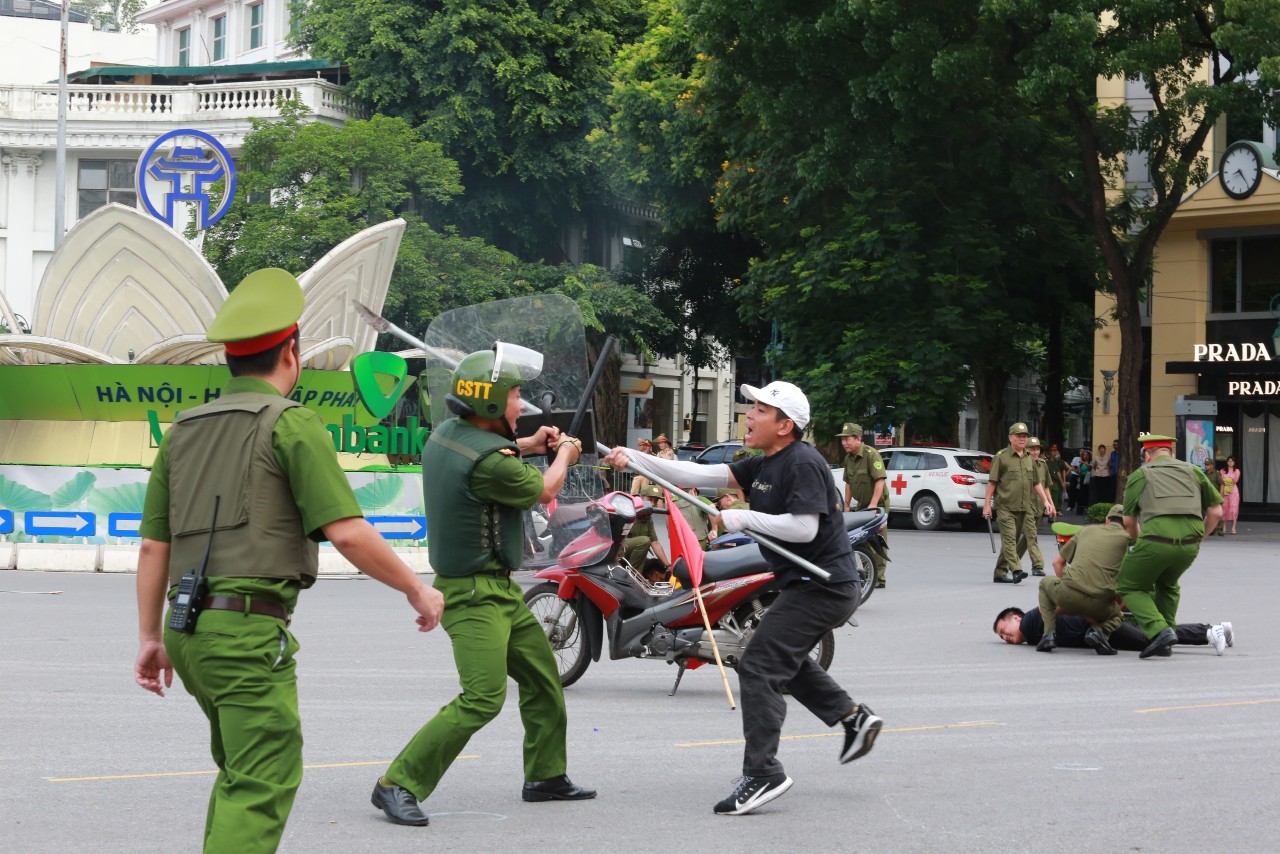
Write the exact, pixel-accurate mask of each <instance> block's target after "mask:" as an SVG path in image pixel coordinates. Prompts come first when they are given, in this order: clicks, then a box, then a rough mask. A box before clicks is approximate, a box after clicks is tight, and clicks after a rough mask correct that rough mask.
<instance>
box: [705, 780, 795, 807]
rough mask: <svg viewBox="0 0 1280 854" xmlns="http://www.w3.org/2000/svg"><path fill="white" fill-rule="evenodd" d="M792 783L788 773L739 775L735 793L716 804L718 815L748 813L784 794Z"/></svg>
mask: <svg viewBox="0 0 1280 854" xmlns="http://www.w3.org/2000/svg"><path fill="white" fill-rule="evenodd" d="M791 783H792V780H791V778H790V777H788V776H787V775H786V774H770V775H769V776H767V777H739V778H738V783H737V785H736V786H734V787H733V793H732V794H730V795H729V797H727V798H725V799H724V800H723V801H721V802H720V803H718V804H716V807H715V810H716V815H746V814H747V813H749V812H751V811H752V810H753V809H756V808H757V807H762V806H764V805H765V804H767V803H769V801H771V800H773V799H774V798H776V797H778V796H779V795H782V794H784V793H785V792H786V791H787V789H790V788H791Z"/></svg>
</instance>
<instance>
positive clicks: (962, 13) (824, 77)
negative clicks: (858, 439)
mask: <svg viewBox="0 0 1280 854" xmlns="http://www.w3.org/2000/svg"><path fill="white" fill-rule="evenodd" d="M687 10H688V12H687V14H688V21H689V28H690V29H691V30H692V31H695V32H697V33H699V35H700V38H701V42H700V52H699V54H698V55H697V56H698V58H697V63H698V64H699V66H700V67H699V68H698V69H696V70H695V71H693V72H692V73H691V74H690V75H689V77H690V80H691V82H696V85H691V86H690V88H689V90H688V91H689V95H688V97H687V98H685V99H684V104H682V105H681V107H680V109H683V110H685V111H688V112H689V113H691V114H692V115H695V116H698V117H700V118H701V119H702V120H703V121H704V122H705V123H707V124H708V125H709V126H710V128H711V129H712V131H713V133H714V135H715V136H716V137H718V138H720V139H721V140H723V144H724V146H725V147H724V156H723V161H722V162H721V164H720V174H719V175H718V176H717V181H716V184H715V186H714V188H713V195H712V201H713V204H714V205H715V207H716V210H717V212H718V213H719V215H720V224H721V227H725V228H735V229H740V230H743V231H746V232H749V233H750V234H752V235H754V236H755V237H757V238H758V239H759V240H760V242H761V244H762V247H763V249H762V252H761V253H760V255H759V257H757V259H756V260H755V263H754V264H753V266H752V268H751V272H750V275H749V278H748V283H749V287H748V289H747V290H746V291H745V292H744V294H743V296H744V299H745V300H746V301H748V302H755V303H757V304H758V305H759V306H760V307H761V308H762V309H763V310H764V312H765V313H767V314H769V315H771V316H774V317H777V318H778V319H779V320H780V321H781V323H782V326H783V331H784V333H785V341H784V348H783V351H782V363H783V365H784V366H785V368H786V370H787V372H788V373H789V374H790V375H791V376H792V377H793V378H795V379H796V380H797V381H798V382H800V383H801V384H802V385H804V386H805V387H806V389H807V390H810V392H811V396H812V398H813V400H814V405H815V413H816V418H815V421H816V424H817V426H818V429H819V430H826V429H827V427H830V426H834V425H835V424H837V423H839V421H841V420H843V419H844V418H847V417H850V416H855V417H860V416H867V415H872V414H874V416H875V417H874V418H873V419H872V420H873V421H875V422H878V423H879V424H880V425H882V426H883V425H887V424H896V425H899V426H905V428H906V429H905V435H904V436H903V437H902V438H904V439H905V438H908V437H909V436H912V435H916V436H920V435H923V436H932V437H939V438H953V437H954V434H955V423H954V422H955V413H956V411H957V410H958V409H959V408H960V407H961V406H962V404H963V402H964V400H965V399H966V397H967V396H968V395H969V394H970V393H971V389H973V390H974V391H976V394H977V398H978V403H979V412H980V415H981V426H980V433H981V435H982V436H983V437H984V441H985V443H987V444H993V443H995V442H997V441H999V440H1000V439H999V437H1003V435H1004V433H1005V426H1006V424H1007V422H1005V418H1004V413H1003V392H1004V389H1005V386H1006V385H1007V382H1008V379H1009V376H1010V374H1011V373H1022V372H1023V371H1024V369H1025V368H1026V367H1027V366H1028V364H1029V362H1030V361H1031V360H1033V359H1034V358H1036V356H1037V342H1038V339H1039V338H1040V337H1041V331H1040V329H1039V328H1038V325H1037V322H1036V321H1037V318H1038V316H1039V311H1038V309H1037V305H1038V303H1040V302H1042V301H1044V300H1045V299H1049V298H1053V297H1054V293H1053V292H1046V291H1045V289H1043V288H1042V287H1041V283H1042V282H1043V281H1044V280H1046V279H1047V278H1049V277H1050V275H1061V268H1062V267H1064V266H1066V267H1069V268H1071V269H1072V273H1073V274H1075V273H1077V270H1076V269H1075V266H1076V265H1075V264H1074V263H1073V262H1071V260H1070V259H1071V257H1072V253H1073V251H1074V250H1075V248H1076V247H1077V245H1078V241H1077V240H1076V239H1074V237H1073V235H1072V233H1070V232H1069V231H1068V232H1066V233H1064V231H1063V217H1062V214H1063V213H1064V212H1063V211H1061V210H1058V209H1057V208H1056V207H1055V205H1054V203H1051V202H1049V201H1047V196H1048V194H1047V193H1046V192H1045V191H1044V187H1043V184H1044V180H1043V179H1042V178H1041V177H1040V176H1038V175H1037V174H1036V172H1035V170H1034V169H1031V168H1028V167H1027V166H1026V165H1025V164H1024V162H1023V160H1022V159H1020V158H1011V157H1001V156H999V152H1000V150H1001V146H1007V147H1008V148H1010V149H1012V150H1015V151H1023V150H1028V149H1034V147H1035V146H1036V145H1037V144H1038V140H1039V138H1040V136H1041V135H1042V133H1043V131H1042V130H1041V129H1040V127H1039V125H1038V123H1037V122H1036V120H1035V117H1033V116H1029V115H1026V114H1025V113H1020V112H1019V111H1018V108H1019V106H1020V105H1019V104H1018V103H1016V102H1007V101H1004V100H1002V99H1001V98H999V97H997V95H998V93H1000V92H1002V91H1003V87H1004V86H1005V85H1007V84H1005V82H1004V81H1006V80H1007V79H1008V78H1009V76H1010V73H1009V71H1008V70H1007V69H1006V68H1004V66H1003V62H1004V59H1005V56H1006V54H1007V52H1002V51H1000V50H998V49H995V48H997V47H998V46H999V36H1000V34H999V33H998V32H995V31H991V32H987V30H988V29H989V28H988V27H987V25H986V24H985V23H984V21H983V19H982V17H981V16H980V14H979V7H978V4H977V3H976V2H975V3H954V2H950V0H947V1H946V2H944V1H943V0H934V2H920V3H911V4H907V3H898V2H858V0H854V2H848V3H817V4H804V5H795V4H770V3H765V2H728V0H691V2H690V3H688V4H687Z"/></svg>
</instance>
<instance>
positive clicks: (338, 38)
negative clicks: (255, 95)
mask: <svg viewBox="0 0 1280 854" xmlns="http://www.w3.org/2000/svg"><path fill="white" fill-rule="evenodd" d="M639 23H640V21H639V19H638V18H636V17H635V16H634V15H633V13H632V12H631V6H630V4H627V3H623V2H621V0H586V1H585V2H584V0H499V2H493V3H471V2H465V1H464V0H445V2H438V3H430V4H424V3H418V2H414V0H355V2H351V0H313V2H311V3H309V4H308V5H307V9H306V11H305V12H304V13H303V15H302V16H301V23H300V26H301V30H300V32H301V36H300V39H301V41H302V43H303V44H305V45H306V46H307V48H308V49H309V50H310V51H311V52H312V54H313V55H316V56H324V57H329V58H332V59H336V60H340V61H342V62H345V63H347V65H348V66H349V68H350V71H351V89H352V91H353V92H354V93H355V94H356V95H357V96H358V97H360V98H361V99H362V100H364V101H366V102H368V103H369V104H372V105H373V107H374V108H375V109H376V110H378V111H379V112H382V113H386V114H388V115H394V116H398V117H401V118H404V119H406V120H407V121H409V122H410V123H411V124H413V125H415V126H420V127H421V128H422V130H423V132H424V133H425V134H426V136H427V138H429V139H432V140H434V141H436V142H438V143H440V144H441V145H442V146H443V147H444V150H445V152H446V153H447V154H448V155H449V156H450V157H452V158H453V159H454V160H456V161H457V162H458V163H459V164H460V165H461V167H462V170H463V182H464V184H465V185H466V187H467V194H466V196H465V198H463V199H462V200H461V201H460V203H459V204H458V205H457V206H456V208H455V210H454V212H453V217H454V221H455V222H456V224H457V225H458V226H459V227H460V228H461V229H462V231H463V232H464V233H466V234H470V235H477V236H481V237H484V238H485V239H486V240H488V241H489V242H491V243H494V244H496V245H499V246H502V247H503V248H506V249H510V250H512V251H513V252H515V253H516V254H518V255H520V256H521V257H523V258H526V259H529V260H537V259H545V260H547V261H550V262H552V263H555V262H558V261H560V260H563V259H564V257H565V254H564V251H563V249H562V247H561V237H562V232H563V230H564V228H565V227H566V226H567V225H568V224H569V223H570V222H571V220H572V219H573V218H574V217H575V215H577V214H579V213H580V212H581V211H583V210H584V208H586V207H587V206H588V205H589V204H591V203H592V202H593V201H595V200H596V199H597V198H598V195H599V189H600V186H599V176H598V172H597V170H596V169H595V164H594V161H593V158H592V155H591V149H590V146H589V144H588V142H587V136H588V134H589V133H590V131H591V130H592V129H593V128H595V127H597V126H599V125H600V123H601V122H602V121H603V120H604V118H605V113H604V100H605V97H606V95H607V94H608V82H609V76H608V75H609V68H610V64H611V63H612V61H613V54H614V51H615V50H616V49H617V46H618V44H619V41H620V40H621V39H623V38H629V36H630V33H631V32H632V31H634V30H635V29H636V28H637V26H638V24H639Z"/></svg>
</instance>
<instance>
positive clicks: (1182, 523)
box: [1124, 457, 1222, 540]
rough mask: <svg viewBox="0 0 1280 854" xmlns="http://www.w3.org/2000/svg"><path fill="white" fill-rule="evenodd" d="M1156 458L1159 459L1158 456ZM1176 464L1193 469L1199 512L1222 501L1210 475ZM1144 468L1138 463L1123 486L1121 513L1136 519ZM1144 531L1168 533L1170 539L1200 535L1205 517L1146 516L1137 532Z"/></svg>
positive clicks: (1193, 467) (1140, 534) (1142, 487)
mask: <svg viewBox="0 0 1280 854" xmlns="http://www.w3.org/2000/svg"><path fill="white" fill-rule="evenodd" d="M1156 459H1161V457H1157V458H1156ZM1148 465H1150V463H1149V464H1148ZM1165 465H1167V463H1166V464H1165ZM1179 465H1185V466H1186V468H1187V470H1188V471H1190V472H1192V474H1193V475H1194V477H1195V479H1196V483H1197V484H1198V485H1199V487H1200V508H1201V511H1202V512H1203V511H1204V510H1207V509H1209V508H1210V507H1212V506H1214V505H1215V504H1221V503H1222V495H1221V494H1219V492H1218V490H1217V489H1216V488H1215V487H1214V485H1213V484H1212V483H1210V482H1209V478H1208V477H1206V476H1205V473H1204V471H1202V470H1201V469H1199V468H1197V467H1196V466H1193V465H1190V464H1187V463H1179ZM1145 468H1146V466H1141V467H1139V468H1138V470H1137V471H1135V472H1134V473H1133V474H1131V475H1129V480H1128V481H1127V482H1126V483H1125V487H1124V515H1126V516H1130V517H1133V518H1135V519H1136V518H1138V516H1139V515H1140V511H1139V507H1140V506H1141V504H1142V491H1143V489H1144V488H1145V487H1146V485H1147V473H1146V472H1145V471H1144V469H1145ZM1143 535H1150V536H1153V537H1168V538H1169V539H1171V540H1186V539H1191V538H1193V537H1194V538H1200V537H1203V536H1204V518H1203V516H1156V517H1155V518H1154V519H1148V520H1147V522H1146V524H1144V525H1142V528H1141V530H1140V531H1139V532H1138V536H1139V537H1141V536H1143Z"/></svg>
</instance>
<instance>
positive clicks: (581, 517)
mask: <svg viewBox="0 0 1280 854" xmlns="http://www.w3.org/2000/svg"><path fill="white" fill-rule="evenodd" d="M423 340H424V342H425V343H426V344H427V345H428V347H430V348H431V350H433V351H435V352H434V353H432V352H431V351H428V357H427V360H426V371H425V373H426V380H427V389H428V392H429V394H430V399H431V421H432V423H433V424H441V423H443V422H444V421H445V420H447V419H449V418H451V417H452V415H451V414H450V413H449V410H448V409H447V407H446V405H445V397H446V395H448V393H449V391H450V387H449V381H450V377H451V376H452V374H453V369H454V367H455V366H456V365H457V363H458V362H459V361H460V360H461V359H462V358H463V357H465V356H466V355H467V354H469V353H474V352H475V351H477V350H488V349H490V348H492V347H493V346H494V344H495V343H496V342H499V341H501V342H505V343H507V344H516V345H519V346H521V347H527V348H529V349H531V350H536V351H537V352H539V353H541V354H542V356H543V361H542V372H541V374H539V375H538V376H537V377H535V378H534V379H531V380H528V381H526V382H525V383H523V384H522V385H521V386H520V397H521V399H522V400H524V401H525V403H526V404H527V405H526V407H525V414H522V415H521V417H520V421H519V424H518V426H517V430H516V433H517V435H518V436H529V435H532V434H533V433H534V432H535V431H536V430H537V429H538V427H539V426H541V425H543V424H552V425H554V426H556V427H559V428H560V429H561V430H563V431H568V429H569V425H570V422H571V421H572V420H573V416H574V412H575V411H576V410H577V408H578V404H579V402H580V401H581V400H582V398H583V395H584V393H585V390H586V387H587V379H588V377H589V376H590V373H591V371H590V365H589V364H588V363H587V339H586V333H585V332H584V330H583V327H582V313H581V311H580V310H579V309H578V305H577V303H575V302H574V301H573V300H571V299H569V298H568V297H566V296H563V295H561V294H538V295H534V296H527V297H517V298H515V299H507V300H498V301H496V302H487V303H480V304H478V305H471V306H466V307H464V308H457V309H453V310H452V311H447V312H445V313H443V314H441V315H440V316H438V317H437V318H436V319H435V320H433V321H432V322H431V326H430V327H428V329H427V333H426V335H425V336H423ZM589 405H590V404H589V403H588V406H589ZM592 422H593V419H592V413H591V411H590V409H588V411H587V414H586V417H585V418H584V419H583V420H582V424H581V426H580V427H579V428H578V430H577V433H576V435H577V436H578V438H580V439H582V446H583V454H582V457H581V458H580V460H579V461H578V464H577V465H576V466H573V467H572V468H570V469H569V476H568V477H567V478H566V479H565V485H564V488H563V489H561V490H560V495H559V498H558V500H557V501H556V502H555V505H554V510H551V509H549V508H547V507H543V506H541V505H539V506H535V507H534V508H533V509H532V510H531V511H529V512H528V513H526V514H525V563H524V566H525V568H540V567H543V566H547V565H550V564H552V563H554V562H555V558H556V555H558V554H559V553H560V550H561V549H562V548H563V547H564V546H565V544H567V543H568V542H569V541H570V540H572V539H573V538H574V537H576V536H577V535H578V534H579V533H581V532H582V531H584V530H586V528H587V521H586V506H587V504H588V503H589V502H590V501H592V500H594V499H596V498H599V497H600V496H601V495H603V494H604V491H605V483H606V482H605V479H604V478H603V477H601V476H600V475H601V473H602V471H603V470H602V469H600V468H597V464H598V457H597V455H596V454H595V453H594V451H593V450H592V449H594V448H595V430H594V425H593V423H592ZM525 460H526V462H528V463H530V464H531V465H535V466H537V467H538V468H541V469H545V468H546V466H547V458H546V457H545V456H534V457H526V458H525ZM422 477H423V482H424V483H426V482H428V479H429V478H430V477H431V472H429V471H427V470H426V469H425V468H424V469H423V472H422ZM428 536H430V534H429V533H428Z"/></svg>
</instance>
